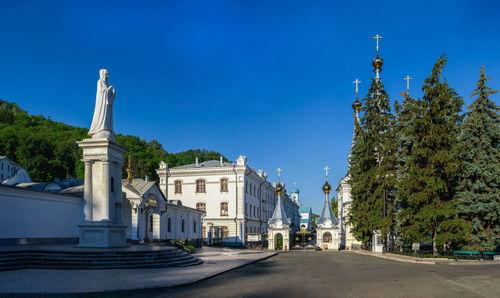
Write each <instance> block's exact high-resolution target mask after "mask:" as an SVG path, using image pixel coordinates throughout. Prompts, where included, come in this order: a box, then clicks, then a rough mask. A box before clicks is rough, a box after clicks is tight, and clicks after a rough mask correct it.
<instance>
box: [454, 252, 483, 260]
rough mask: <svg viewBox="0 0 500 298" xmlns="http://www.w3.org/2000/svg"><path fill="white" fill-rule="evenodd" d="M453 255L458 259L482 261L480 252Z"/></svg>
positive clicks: (455, 253)
mask: <svg viewBox="0 0 500 298" xmlns="http://www.w3.org/2000/svg"><path fill="white" fill-rule="evenodd" d="M453 255H454V256H455V257H456V258H457V259H481V258H482V256H481V253H480V252H478V251H454V252H453Z"/></svg>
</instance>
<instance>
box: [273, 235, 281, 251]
mask: <svg viewBox="0 0 500 298" xmlns="http://www.w3.org/2000/svg"><path fill="white" fill-rule="evenodd" d="M274 249H283V235H282V234H281V233H276V234H275V235H274Z"/></svg>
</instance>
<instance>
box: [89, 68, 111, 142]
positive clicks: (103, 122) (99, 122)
mask: <svg viewBox="0 0 500 298" xmlns="http://www.w3.org/2000/svg"><path fill="white" fill-rule="evenodd" d="M108 79H109V72H108V70H107V69H101V70H100V71H99V80H98V81H97V93H96V96H95V109H94V117H93V118H92V124H91V125H90V130H89V133H88V134H89V136H92V138H102V137H104V138H110V137H112V136H113V102H114V100H115V96H116V91H115V89H114V88H113V86H109V85H108Z"/></svg>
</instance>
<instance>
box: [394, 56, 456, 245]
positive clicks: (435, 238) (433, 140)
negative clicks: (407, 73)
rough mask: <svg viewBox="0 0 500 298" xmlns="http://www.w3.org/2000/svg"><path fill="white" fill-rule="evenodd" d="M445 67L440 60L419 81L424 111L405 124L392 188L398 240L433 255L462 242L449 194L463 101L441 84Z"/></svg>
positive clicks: (452, 197)
mask: <svg viewBox="0 0 500 298" xmlns="http://www.w3.org/2000/svg"><path fill="white" fill-rule="evenodd" d="M445 64H446V59H445V57H444V56H443V57H441V58H439V59H438V61H437V62H436V63H435V64H434V67H433V70H432V73H431V75H430V77H429V78H427V79H426V80H425V83H424V86H423V88H422V90H423V91H424V97H423V101H422V102H421V103H422V104H423V108H424V111H423V114H422V117H416V119H415V120H413V121H410V123H411V125H410V126H409V127H410V128H409V132H410V134H409V135H407V137H408V141H410V142H411V143H412V144H411V152H409V153H406V154H407V155H406V156H405V157H404V159H405V162H404V166H403V167H404V170H405V171H406V174H405V175H404V176H403V177H400V182H399V183H398V185H399V186H400V187H399V191H400V192H401V193H400V194H399V195H398V196H399V197H400V198H401V197H404V199H403V203H404V204H403V206H402V207H403V208H402V210H401V211H400V213H399V216H398V217H399V220H400V223H401V226H400V233H401V236H402V238H403V239H406V240H407V241H417V242H427V241H428V240H431V241H432V247H433V254H434V255H436V254H437V252H438V246H443V245H454V244H458V243H460V242H461V241H462V240H463V238H464V237H465V226H464V221H463V220H461V219H459V218H458V214H457V200H456V192H455V189H456V186H457V181H458V176H459V170H460V167H461V161H460V157H459V154H458V150H459V148H458V133H459V123H460V120H461V116H460V115H459V113H460V111H461V106H462V105H463V100H462V98H460V97H459V96H458V95H457V94H456V92H455V91H454V90H453V89H452V88H450V87H449V86H448V83H447V82H446V80H441V75H442V72H443V68H444V66H445ZM415 106H416V107H417V106H419V105H418V104H417V105H415ZM412 110H413V109H412ZM414 110H415V112H414V113H416V114H413V116H419V112H418V111H420V109H418V108H415V109H414ZM400 150H401V149H400ZM429 237H430V239H429Z"/></svg>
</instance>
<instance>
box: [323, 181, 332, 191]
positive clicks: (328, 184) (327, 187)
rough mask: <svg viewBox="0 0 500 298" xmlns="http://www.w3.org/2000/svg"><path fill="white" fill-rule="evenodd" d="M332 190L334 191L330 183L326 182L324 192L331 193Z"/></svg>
mask: <svg viewBox="0 0 500 298" xmlns="http://www.w3.org/2000/svg"><path fill="white" fill-rule="evenodd" d="M330 190H332V186H331V185H330V183H328V181H325V184H323V192H324V193H330Z"/></svg>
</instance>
